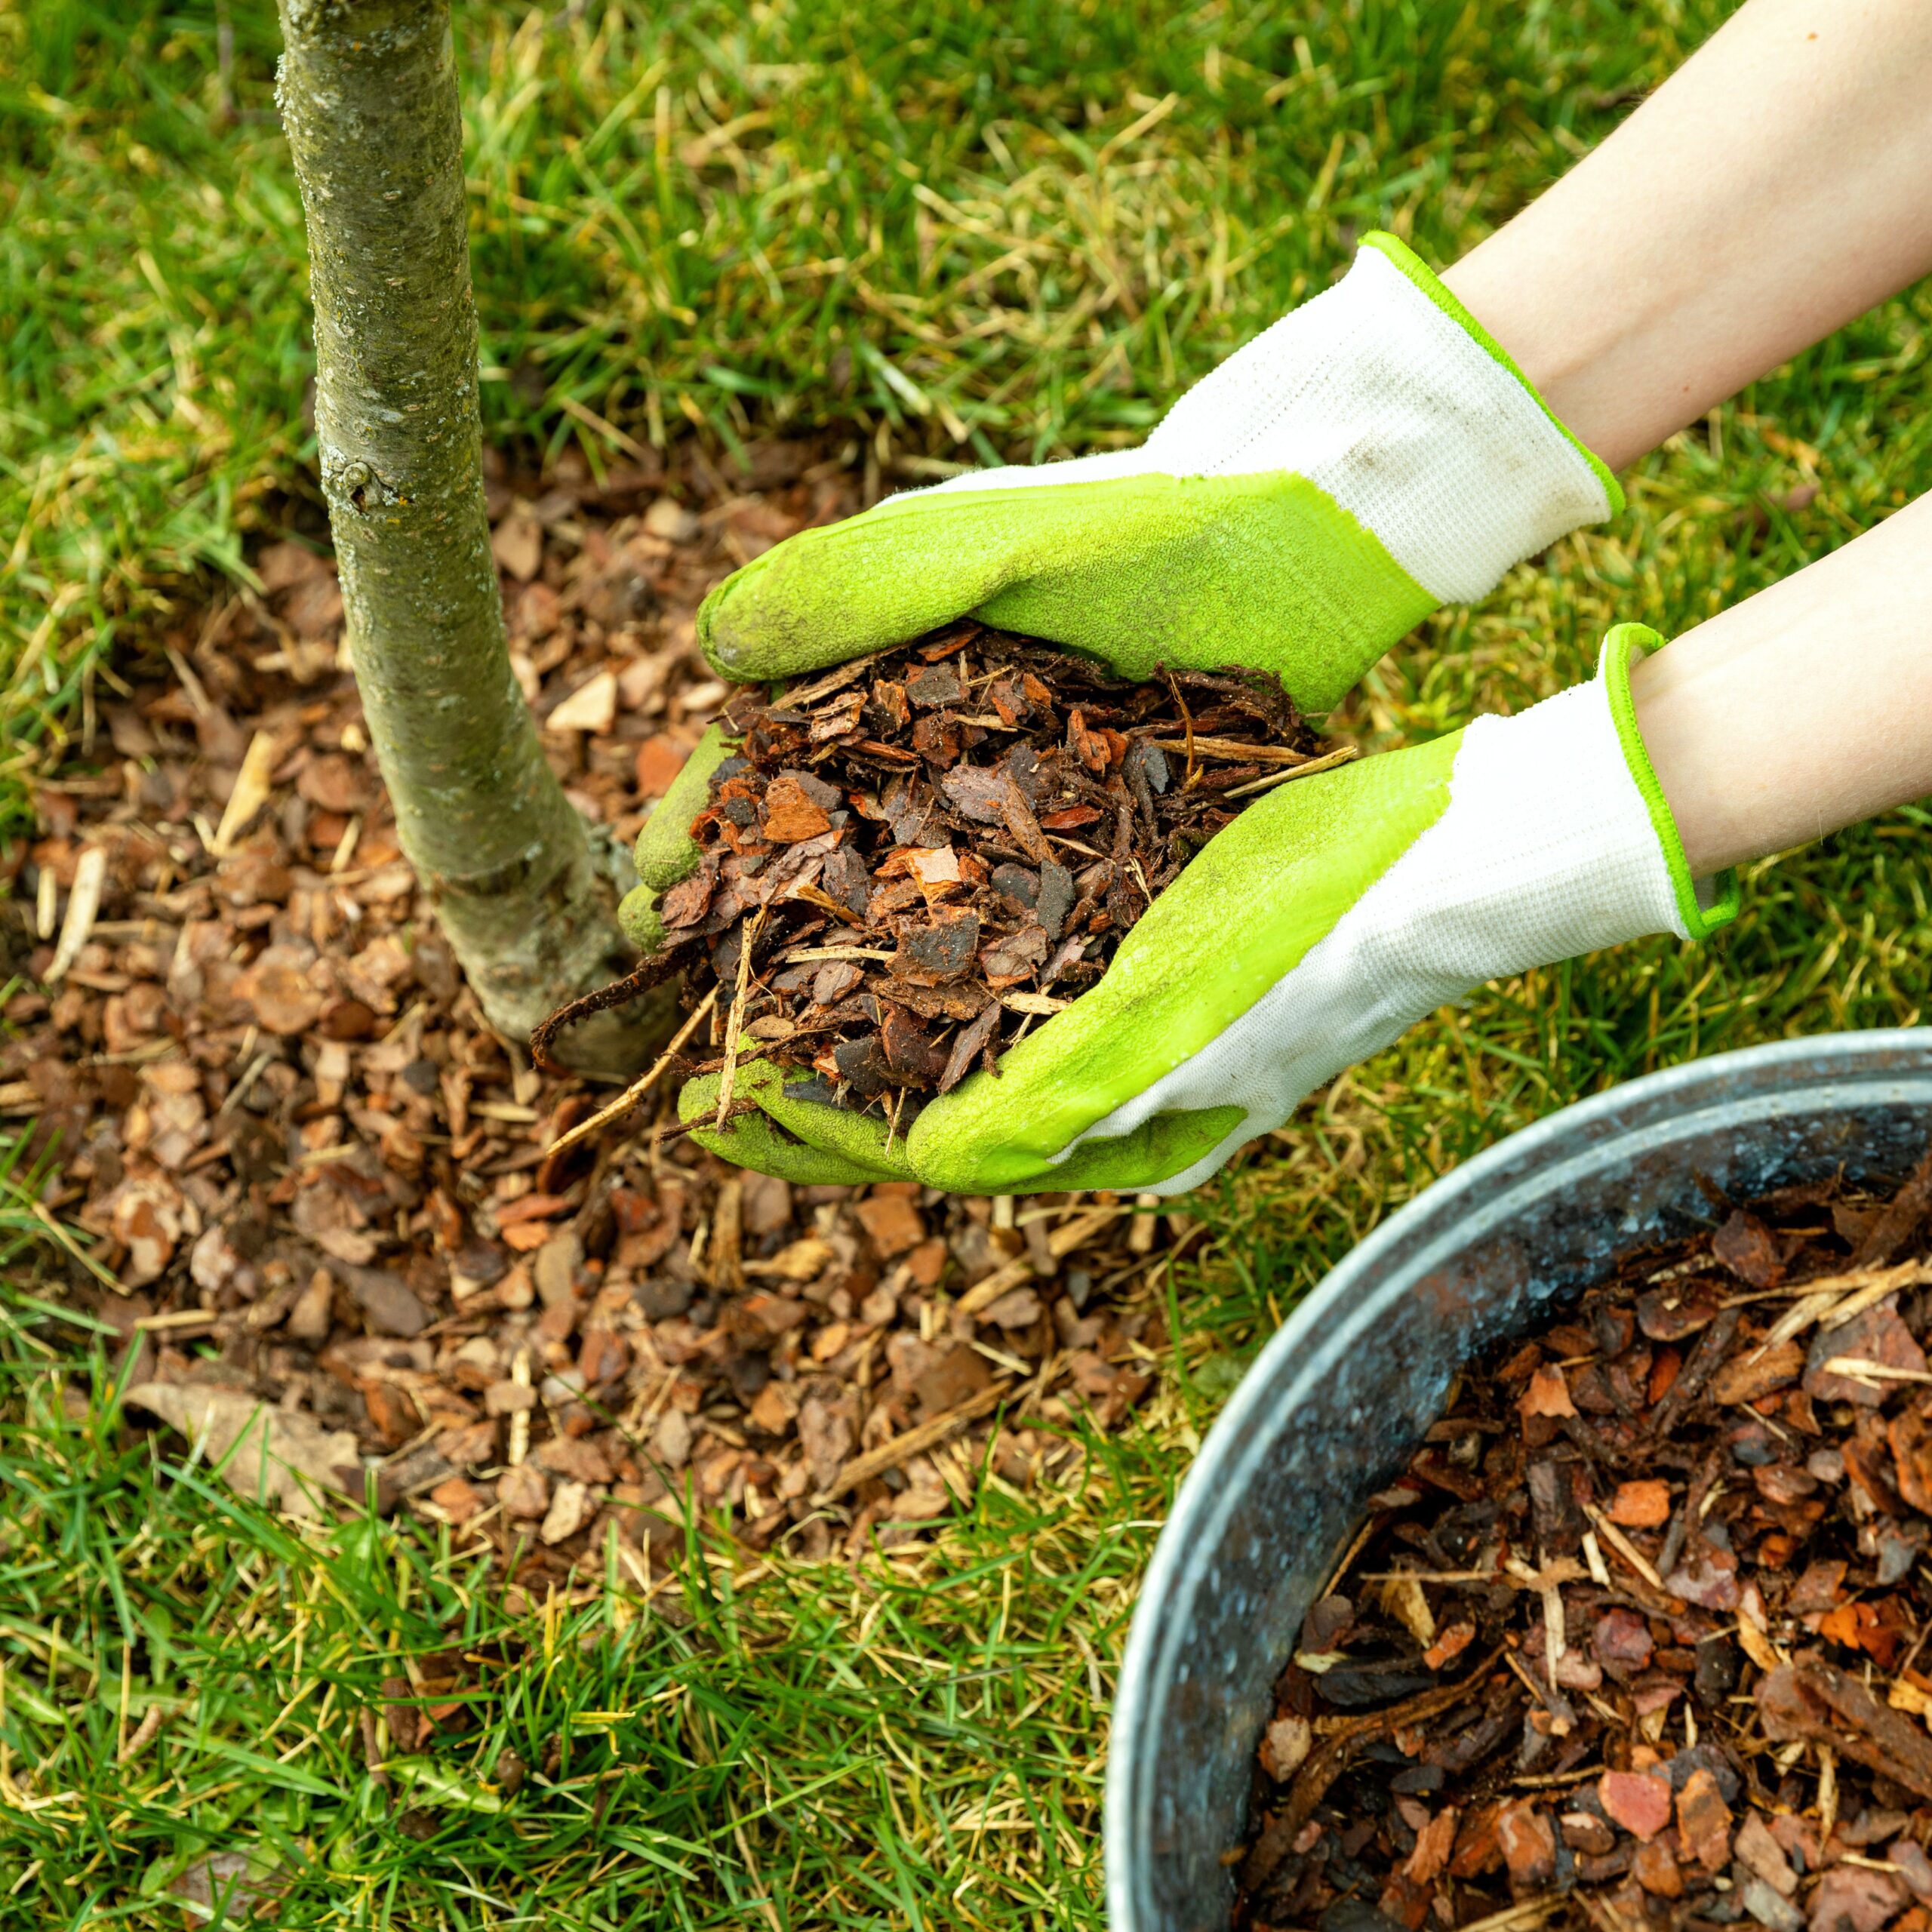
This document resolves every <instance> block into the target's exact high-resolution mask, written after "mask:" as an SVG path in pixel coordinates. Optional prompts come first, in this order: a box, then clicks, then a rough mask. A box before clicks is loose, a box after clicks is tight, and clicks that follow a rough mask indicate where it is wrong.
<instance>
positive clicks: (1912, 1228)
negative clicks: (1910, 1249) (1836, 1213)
mask: <svg viewBox="0 0 1932 1932" xmlns="http://www.w3.org/2000/svg"><path fill="white" fill-rule="evenodd" d="M1928 1213H1932V1152H1927V1154H1926V1155H1925V1157H1924V1159H1922V1160H1921V1161H1920V1162H1919V1164H1918V1166H1917V1167H1915V1168H1913V1169H1912V1174H1911V1177H1910V1178H1909V1180H1907V1181H1906V1184H1905V1185H1904V1186H1903V1187H1902V1188H1900V1189H1899V1191H1898V1192H1897V1194H1896V1195H1894V1196H1893V1197H1892V1198H1891V1199H1890V1201H1888V1202H1887V1204H1886V1205H1885V1207H1884V1209H1883V1211H1881V1213H1880V1214H1879V1216H1878V1219H1877V1220H1875V1221H1874V1222H1873V1223H1872V1225H1871V1227H1870V1229H1869V1231H1868V1232H1867V1233H1866V1236H1865V1238H1864V1239H1863V1241H1860V1244H1859V1246H1858V1252H1857V1254H1855V1255H1854V1256H1853V1257H1852V1265H1853V1266H1854V1267H1856V1268H1882V1267H1883V1266H1884V1265H1885V1263H1887V1262H1888V1261H1890V1260H1891V1259H1892V1258H1893V1257H1894V1255H1896V1254H1897V1253H1898V1251H1899V1250H1900V1248H1902V1247H1904V1245H1905V1244H1906V1242H1907V1241H1909V1240H1910V1239H1911V1238H1912V1236H1913V1235H1915V1234H1916V1233H1917V1232H1918V1229H1919V1226H1920V1224H1921V1223H1922V1222H1923V1221H1924V1219H1925V1217H1926V1215H1927V1214H1928Z"/></svg>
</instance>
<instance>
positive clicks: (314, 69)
mask: <svg viewBox="0 0 1932 1932" xmlns="http://www.w3.org/2000/svg"><path fill="white" fill-rule="evenodd" d="M280 5H281V24H282V37H283V42H284V46H285V51H284V54H283V56H282V61H281V82H280V88H279V94H278V99H279V101H280V104H281V118H282V123H283V125H284V127H285V128H286V129H287V131H288V142H289V146H290V149H291V152H293V155H294V161H295V172H296V177H297V180H299V181H300V183H301V188H302V200H303V207H304V208H305V209H306V212H307V215H308V226H309V263H310V280H311V287H312V298H313V300H314V303H315V431H316V438H317V441H318V444H319V445H320V451H321V475H322V488H323V491H324V494H325V495H326V497H327V498H328V508H329V524H330V527H331V530H332V531H334V537H335V546H336V558H337V565H338V566H339V568H340V571H341V577H342V592H343V605H344V608H345V610H346V614H347V621H348V629H349V645H350V649H351V650H352V652H353V654H354V657H355V675H356V681H357V682H358V685H359V686H360V687H361V694H362V702H363V706H364V709H365V712H366V713H367V715H368V722H369V731H370V735H371V739H372V740H373V741H374V745H375V748H376V755H377V758H379V759H380V761H381V764H382V768H383V777H384V779H385V780H386V781H387V783H388V786H389V796H390V798H391V799H392V801H393V803H394V804H395V815H396V829H397V832H398V835H399V837H400V838H401V843H402V848H403V850H404V851H405V853H406V854H408V857H409V860H410V863H411V864H412V865H413V866H414V867H415V869H416V872H417V876H418V877H419V878H420V879H421V881H423V885H424V887H425V888H426V889H427V891H428V892H429V894H430V896H431V897H432V899H433V900H435V904H436V908H437V911H438V915H439V917H440V918H441V921H442V925H443V929H444V931H445V933H446V934H448V937H449V940H450V943H451V946H453V947H454V949H455V952H456V954H457V958H459V959H460V961H462V963H463V970H464V971H465V972H466V974H468V976H469V983H470V985H471V986H472V987H473V988H474V989H475V992H476V994H477V997H478V998H479V999H480V1000H481V1002H482V1005H483V1010H484V1011H485V1014H488V1017H489V1019H490V1022H491V1024H492V1025H493V1026H495V1027H496V1028H497V1029H498V1030H499V1031H500V1032H502V1033H503V1035H506V1037H507V1038H512V1039H514V1040H515V1041H518V1043H519V1044H521V1042H522V1041H524V1040H525V1039H526V1038H528V1035H529V1033H530V1031H531V1028H532V1027H533V1026H535V1025H536V1023H537V1021H538V1020H541V1019H542V1018H543V1016H544V1015H545V1014H546V1013H548V1012H549V1011H551V1010H552V1008H555V1007H557V1006H558V1005H561V1004H562V1003H563V1002H564V1001H565V1000H567V999H570V998H574V996H575V995H577V994H580V993H582V992H586V991H588V990H589V989H591V988H592V987H594V986H598V985H601V984H602V983H605V982H606V981H608V980H611V979H614V978H615V977H617V976H618V975H619V974H621V973H623V971H626V968H627V967H628V966H629V964H630V963H631V960H632V957H633V956H634V950H635V949H633V948H632V947H631V946H629V944H628V943H626V940H624V939H623V937H622V936H621V935H620V933H619V931H618V930H617V923H616V919H615V917H614V912H615V905H616V897H617V872H616V867H615V866H614V865H612V864H611V863H608V861H607V863H605V865H602V866H600V865H599V864H598V863H597V862H596V860H595V859H594V858H593V856H592V848H591V839H590V835H589V833H588V832H586V828H585V826H584V823H583V820H581V819H580V817H578V816H577V813H576V812H575V811H574V810H573V808H571V804H570V803H569V801H568V800H567V799H566V798H565V796H564V793H563V788H562V787H561V786H560V785H559V784H558V782H557V780H556V777H555V774H553V773H552V771H551V770H550V768H549V764H547V763H546V761H545V759H544V756H543V747H542V746H541V745H540V743H538V741H537V731H536V727H535V724H534V722H533V721H532V720H531V715H530V712H529V710H528V707H527V706H525V703H524V700H523V695H522V694H521V691H518V688H517V685H516V680H515V678H514V676H513V675H512V673H511V670H510V661H509V651H508V649H507V648H506V645H505V644H504V641H503V606H502V602H501V600H500V597H499V595H498V593H497V574H496V568H495V565H494V561H493V560H492V558H491V553H490V527H489V520H488V515H487V514H486V513H485V509H484V497H483V469H482V461H481V435H482V432H481V417H480V414H479V413H478V405H477V334H476V309H475V302H474V300H473V299H472V295H471V293H470V282H469V235H468V229H467V222H466V206H465V191H464V186H463V124H462V117H461V110H460V106H459V104H458V102H457V82H456V66H455V57H454V51H453V50H452V48H451V37H450V9H449V0H280ZM601 842H602V844H603V846H604V848H605V851H606V852H607V853H609V854H611V857H612V858H613V859H614V860H616V863H617V865H621V864H622V863H623V861H622V860H621V858H620V857H617V854H615V852H614V848H611V844H610V841H608V838H605V839H604V840H603V841H601ZM670 1011H671V1001H670V996H669V993H668V992H660V994H658V995H657V996H656V998H654V1000H649V1001H643V1002H640V1003H639V1004H637V1005H635V1006H633V1007H632V1008H629V1009H627V1010H626V1011H625V1012H623V1013H612V1014H601V1015H599V1016H598V1018H597V1019H595V1020H592V1021H590V1022H589V1023H586V1025H584V1026H581V1027H580V1028H578V1029H576V1030H575V1031H574V1032H572V1033H570V1034H568V1035H565V1038H564V1039H563V1041H561V1043H560V1044H561V1055H562V1057H566V1058H569V1059H571V1060H572V1061H573V1063H574V1064H577V1065H579V1066H588V1067H597V1068H600V1069H605V1070H608V1071H610V1072H622V1071H625V1070H627V1069H629V1068H630V1067H632V1066H635V1064H637V1063H638V1062H639V1061H640V1060H641V1058H642V1057H643V1056H644V1055H645V1054H646V1053H647V1052H648V1051H650V1049H651V1046H652V1044H654V1041H655V1039H656V1038H657V1035H659V1034H660V1033H661V1032H663V1030H664V1028H665V1026H666V1023H667V1022H668V1020H669V1016H670Z"/></svg>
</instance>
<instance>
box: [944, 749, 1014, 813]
mask: <svg viewBox="0 0 1932 1932" xmlns="http://www.w3.org/2000/svg"><path fill="white" fill-rule="evenodd" d="M940 790H941V791H943V792H944V793H945V794H946V796H947V798H949V799H951V800H952V806H953V809H954V810H955V811H958V812H960V813H962V814H964V816H965V817H968V818H970V819H971V820H974V822H975V823H977V824H980V825H997V824H998V823H999V822H1000V819H1001V814H1002V811H1003V810H1004V801H1005V796H1006V780H1005V777H1004V774H1002V773H1000V772H997V771H983V770H982V769H981V768H979V767H978V766H977V765H971V764H961V765H955V767H954V768H952V771H949V772H948V773H947V774H946V776H945V777H943V779H941V780H940Z"/></svg>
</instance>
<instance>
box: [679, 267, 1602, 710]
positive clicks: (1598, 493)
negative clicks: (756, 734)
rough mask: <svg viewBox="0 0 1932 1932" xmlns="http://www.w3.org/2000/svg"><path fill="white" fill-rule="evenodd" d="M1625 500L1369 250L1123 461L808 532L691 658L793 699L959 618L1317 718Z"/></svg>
mask: <svg viewBox="0 0 1932 1932" xmlns="http://www.w3.org/2000/svg"><path fill="white" fill-rule="evenodd" d="M1622 507H1623V492H1622V491H1620V489H1619V488H1618V487H1617V481H1616V479H1615V478H1614V477H1613V476H1612V475H1611V474H1610V472H1609V471H1608V470H1607V469H1605V468H1604V466H1603V465H1602V463H1600V462H1598V460H1597V459H1596V458H1595V457H1594V456H1592V454H1590V453H1589V451H1587V450H1586V449H1585V448H1583V446H1582V445H1580V443H1578V442H1577V440H1576V438H1574V436H1572V435H1571V434H1570V432H1568V431H1567V429H1564V427H1563V426H1562V424H1561V423H1559V422H1558V421H1557V420H1556V419H1555V417H1553V416H1552V415H1551V414H1550V413H1549V411H1548V410H1547V409H1546V408H1545V407H1544V406H1543V403H1542V402H1541V401H1540V400H1539V398H1537V394H1536V392H1535V391H1534V389H1531V387H1530V386H1529V384H1528V383H1527V382H1526V381H1525V380H1524V378H1523V377H1522V375H1521V372H1520V371H1518V369H1517V368H1516V367H1515V365H1514V364H1513V363H1512V361H1510V360H1509V357H1508V356H1507V355H1506V354H1505V353H1504V352H1503V350H1502V349H1500V347H1499V346H1497V343H1495V342H1494V341H1493V340H1491V337H1489V336H1488V335H1487V334H1486V333H1485V332H1484V330H1483V328H1482V327H1481V325H1480V324H1479V323H1478V321H1476V320H1475V318H1474V317H1473V316H1472V315H1470V314H1469V312H1468V311H1467V310H1466V309H1464V308H1463V305H1462V304H1461V303H1460V302H1459V301H1457V299H1456V297H1454V295H1452V294H1451V293H1450V292H1449V291H1448V290H1447V289H1446V288H1444V287H1443V285H1441V282H1439V281H1438V280H1437V279H1436V278H1435V276H1434V275H1432V273H1430V272H1429V269H1426V267H1424V266H1423V264H1422V263H1421V262H1420V260H1417V257H1415V256H1414V254H1412V253H1411V251H1409V250H1408V249H1407V248H1405V247H1404V245H1402V244H1401V242H1398V241H1397V240H1396V239H1395V237H1394V236H1393V235H1370V236H1368V237H1367V238H1366V240H1365V241H1364V242H1363V244H1362V246H1361V251H1360V252H1359V253H1358V254H1357V256H1356V257H1355V263H1354V266H1352V268H1351V269H1349V272H1348V274H1347V275H1346V276H1344V277H1343V279H1342V280H1341V281H1340V282H1338V283H1337V285H1335V286H1334V288H1331V289H1329V290H1327V291H1325V292H1324V293H1323V294H1320V295H1318V296H1316V297H1315V298H1314V299H1313V300H1312V301H1309V302H1306V303H1303V305H1302V306H1300V308H1299V309H1295V310H1294V311H1293V312H1292V313H1291V314H1289V315H1286V316H1284V318H1282V319H1281V321H1278V322H1277V323H1275V325H1274V326H1273V327H1272V328H1269V329H1268V330H1266V331H1264V332H1263V334H1260V335H1259V336H1257V337H1255V339H1254V340H1253V341H1252V342H1251V343H1248V344H1247V346H1246V347H1244V349H1241V350H1240V351H1239V352H1238V353H1237V354H1236V355H1232V356H1231V357H1230V358H1229V359H1228V360H1227V361H1226V362H1224V363H1223V364H1222V365H1221V366H1220V368H1218V369H1217V370H1215V371H1214V373H1213V374H1211V375H1210V376H1208V377H1207V378H1206V379H1205V380H1204V381H1202V382H1201V383H1198V384H1196V386H1195V387H1194V388H1193V389H1190V390H1189V392H1188V393H1187V394H1186V395H1184V396H1183V397H1182V398H1181V399H1180V401H1179V402H1177V404H1176V405H1174V408H1172V409H1171V411H1169V412H1168V415H1167V417H1165V418H1164V420H1163V421H1162V422H1161V424H1160V426H1159V427H1158V429H1155V432H1154V433H1153V434H1152V435H1151V436H1149V438H1148V439H1147V441H1146V442H1145V443H1144V444H1143V445H1141V447H1140V448H1138V449H1133V450H1121V451H1110V452H1109V453H1107V454H1103V455H1099V456H1090V457H1081V458H1080V459H1079V460H1077V461H1075V462H1070V463H1046V464H1042V465H1041V466H1038V467H1036V468H1030V469H1029V468H1011V469H989V470H983V471H980V472H975V473H974V474H971V475H964V476H957V477H955V478H952V480H951V481H948V482H946V483H942V484H940V485H938V486H937V488H932V489H928V490H919V491H909V492H907V493H906V494H903V495H900V496H896V497H889V498H888V499H887V500H886V501H885V502H884V503H881V504H880V505H878V507H877V508H876V509H872V510H869V511H867V512H866V514H865V515H863V516H858V517H854V518H850V519H849V520H848V521H845V522H844V523H839V524H834V525H829V526H827V527H825V528H819V529H813V530H807V531H801V532H800V533H799V534H798V535H797V536H795V537H792V538H790V539H789V540H788V541H786V542H785V543H780V544H779V545H778V546H776V547H775V548H774V549H771V550H768V551H767V552H765V553H764V555H762V556H761V557H758V558H755V560H754V561H752V562H751V563H749V564H747V565H746V566H745V567H744V568H743V569H742V570H740V571H737V572H736V573H735V574H733V575H732V576H731V577H728V578H727V579H726V580H725V581H724V583H722V584H721V585H720V586H718V589H715V591H713V592H712V594H711V595H710V596H709V598H706V600H705V603H704V606H703V609H702V610H701V611H700V612H699V614H698V638H699V641H700V643H701V644H702V645H703V647H704V649H705V651H706V655H707V656H708V657H709V659H710V660H711V663H712V665H713V666H714V667H715V669H717V670H718V672H721V674H722V675H724V676H726V677H729V678H739V679H741V680H746V681H749V680H753V679H769V678H787V677H791V676H794V675H796V674H798V672H804V671H809V670H813V669H817V668H818V667H819V666H822V665H827V664H835V663H841V662H843V661H844V660H845V659H847V658H848V657H858V656H860V655H863V654H865V653H866V652H868V651H879V650H883V649H885V648H888V647H890V646H891V645H897V644H900V643H903V642H904V641H906V639H907V638H912V637H916V636H918V635H920V634H921V632H925V631H929V630H931V629H935V628H936V627H937V626H940V625H942V624H945V623H950V622H951V621H952V620H954V619H955V618H957V617H962V616H966V615H969V614H970V615H971V616H974V617H978V618H980V619H981V620H983V621H984V622H986V623H989V624H994V625H998V626H1002V627H1004V628H1006V629H1012V630H1016V631H1021V632H1026V633H1028V634H1029V635H1032V636H1035V637H1039V638H1048V639H1049V640H1051V641H1054V642H1056V643H1059V644H1063V645H1070V646H1072V647H1073V648H1075V649H1077V650H1079V651H1084V652H1087V653H1088V654H1091V656H1093V657H1097V658H1099V659H1100V660H1103V661H1104V662H1105V663H1107V664H1109V665H1110V666H1112V667H1113V668H1114V669H1115V670H1116V671H1118V672H1120V673H1121V674H1122V675H1125V676H1128V677H1134V678H1140V677H1145V676H1146V675H1148V674H1149V672H1152V669H1153V668H1154V666H1155V665H1156V664H1158V663H1168V664H1170V665H1174V666H1182V665H1186V666H1194V667H1195V668H1198V669H1206V670H1213V669H1219V668H1220V666H1223V665H1226V664H1244V665H1248V666H1253V667H1254V668H1256V669H1262V670H1272V671H1273V672H1275V673H1276V674H1277V675H1278V676H1279V677H1280V678H1281V681H1282V682H1283V684H1284V685H1286V687H1287V690H1288V691H1289V692H1290V694H1291V695H1292V696H1293V697H1294V699H1295V700H1296V702H1297V703H1298V704H1299V705H1300V706H1301V707H1302V709H1303V711H1305V712H1324V711H1327V709H1330V708H1331V706H1334V704H1335V703H1337V701H1338V700H1340V698H1341V697H1342V696H1343V694H1344V693H1345V692H1346V691H1347V690H1348V689H1349V687H1350V686H1351V685H1353V684H1354V683H1355V681H1356V679H1357V678H1359V677H1360V676H1361V674H1362V672H1364V670H1366V669H1367V667H1368V666H1370V665H1371V664H1372V663H1374V661H1375V660H1376V659H1377V657H1380V655H1381V654H1382V653H1383V651H1386V649H1387V648H1389V646H1390V645H1392V644H1394V643H1395V641H1397V640H1398V638H1401V636H1402V635H1404V632H1407V631H1408V630H1409V629H1411V628H1412V627H1413V626H1414V625H1415V624H1416V623H1418V622H1419V621H1420V620H1421V619H1422V618H1423V617H1425V616H1426V615H1427V614H1428V613H1429V611H1432V610H1433V609H1434V608H1435V607H1436V605H1438V604H1440V603H1444V602H1463V601H1470V600H1472V599H1474V598H1479V597H1481V596H1482V595H1484V594H1485V593H1486V592H1487V591H1488V590H1489V589H1491V586H1494V583H1496V581H1497V579H1498V578H1499V577H1501V575H1502V574H1503V572H1504V571H1506V570H1507V569H1508V568H1509V566H1510V565H1512V564H1513V563H1515V562H1516V561H1518V560H1519V559H1520V558H1524V557H1526V556H1527V555H1531V553H1532V552H1534V551H1537V550H1540V549H1543V547H1544V546H1546V545H1547V544H1549V543H1552V542H1553V541H1554V540H1555V539H1556V538H1557V537H1560V536H1561V535H1563V534H1564V532H1565V531H1570V530H1573V529H1574V528H1576V527H1577V525H1580V524H1583V523H1589V522H1593V521H1598V520H1599V519H1601V518H1604V517H1606V516H1609V515H1614V514H1615V513H1616V512H1617V511H1618V510H1619V509H1621V508H1622Z"/></svg>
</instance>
